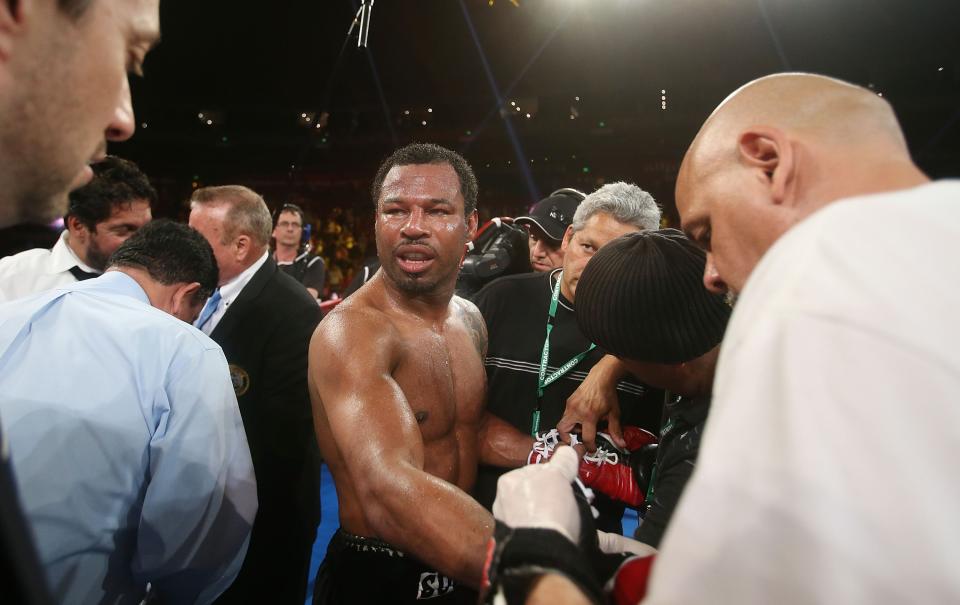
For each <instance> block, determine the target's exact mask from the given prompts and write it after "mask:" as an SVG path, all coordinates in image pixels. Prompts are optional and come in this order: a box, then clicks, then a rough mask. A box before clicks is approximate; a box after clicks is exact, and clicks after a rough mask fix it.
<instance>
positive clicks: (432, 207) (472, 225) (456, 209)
mask: <svg viewBox="0 0 960 605" xmlns="http://www.w3.org/2000/svg"><path fill="white" fill-rule="evenodd" d="M476 230H477V213H476V212H473V213H471V214H470V216H464V200H463V195H462V194H461V192H460V179H459V178H457V173H456V172H455V171H454V170H453V167H451V166H450V165H449V164H446V163H444V164H410V165H406V166H394V167H393V168H391V169H390V171H389V172H388V173H387V175H386V177H385V178H384V180H383V186H382V188H381V193H380V199H379V200H377V219H376V232H377V252H378V254H379V256H380V263H381V265H382V267H383V269H384V272H385V273H386V276H387V277H388V278H389V279H390V280H391V281H392V282H393V283H394V284H395V285H396V286H397V287H398V288H400V289H401V290H404V291H406V292H409V293H413V294H424V293H431V292H434V291H436V290H438V289H440V288H451V289H452V287H453V285H454V283H455V282H456V278H457V277H456V276H457V272H458V271H459V269H460V261H461V259H462V258H463V253H464V246H465V245H466V243H467V242H468V241H469V240H470V239H472V238H473V236H474V235H475V234H476Z"/></svg>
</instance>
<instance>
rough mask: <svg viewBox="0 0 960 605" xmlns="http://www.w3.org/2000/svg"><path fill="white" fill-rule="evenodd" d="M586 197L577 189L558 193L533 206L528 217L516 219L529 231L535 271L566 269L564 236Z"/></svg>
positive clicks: (568, 189)
mask: <svg viewBox="0 0 960 605" xmlns="http://www.w3.org/2000/svg"><path fill="white" fill-rule="evenodd" d="M585 197H586V195H585V194H583V193H581V192H579V191H577V190H576V189H570V188H565V189H558V190H556V191H554V192H553V193H551V194H550V195H549V196H547V197H546V198H544V199H542V200H540V201H539V202H537V203H536V204H534V205H533V208H531V209H530V213H529V214H527V215H526V216H518V217H517V218H515V219H513V222H514V223H515V224H517V225H523V227H524V228H525V229H526V230H527V247H528V248H529V250H530V266H531V267H532V268H533V270H534V271H538V272H544V271H553V270H554V269H559V268H560V267H562V266H563V246H562V245H561V244H563V234H564V233H566V232H567V227H569V226H570V223H571V222H573V214H574V213H575V212H576V211H577V206H579V205H580V202H582V201H583V199H584V198H585Z"/></svg>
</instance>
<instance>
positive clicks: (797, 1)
mask: <svg viewBox="0 0 960 605" xmlns="http://www.w3.org/2000/svg"><path fill="white" fill-rule="evenodd" d="M357 6H358V2H356V0H312V1H306V0H282V1H278V2H273V3H266V2H252V1H246V0H194V1H189V2H187V1H182V0H181V1H176V0H165V1H164V2H162V3H161V23H162V28H163V41H162V43H161V44H160V46H159V47H157V49H156V50H154V51H153V53H151V55H150V56H149V58H148V59H147V62H146V70H145V71H146V77H145V78H144V79H142V80H139V79H138V80H136V81H135V82H134V83H133V92H134V101H135V107H136V109H137V122H138V125H139V128H138V130H137V133H136V135H135V136H134V137H133V139H132V140H131V141H129V142H126V143H123V144H118V145H114V146H112V148H111V153H114V154H117V155H120V156H123V157H127V158H129V159H133V160H134V161H136V162H138V163H139V164H140V165H141V167H142V168H143V169H144V170H145V171H146V172H147V173H148V174H149V175H150V176H151V178H152V179H153V180H154V181H155V183H156V184H157V186H158V188H159V189H160V192H161V204H160V207H159V208H157V209H156V212H155V214H156V215H158V216H173V217H178V216H179V217H183V216H184V211H183V207H184V200H185V199H187V198H188V197H189V195H190V191H191V189H192V187H194V186H206V185H214V184H225V183H241V184H246V185H249V186H251V187H253V188H254V189H256V190H258V191H259V192H261V193H263V194H264V196H265V197H266V199H267V201H268V203H269V204H270V205H271V207H276V206H278V205H280V204H282V203H284V202H286V201H295V202H298V203H301V204H303V205H304V206H306V208H307V209H308V212H309V213H310V215H311V217H312V218H314V219H316V218H318V217H320V218H322V217H325V216H327V215H328V214H329V213H330V212H333V209H334V208H337V207H339V208H343V209H344V211H348V209H352V210H349V212H351V213H356V215H357V216H362V215H366V214H368V213H369V211H370V208H371V206H370V201H369V195H368V193H367V189H368V187H369V181H370V178H371V177H372V175H373V172H374V171H375V169H376V166H377V164H378V163H379V161H380V160H381V159H382V158H383V157H384V156H385V155H386V154H388V153H389V152H390V151H391V150H392V149H394V148H395V147H397V146H399V145H402V144H404V143H407V142H410V141H414V140H419V141H431V142H437V143H440V144H442V145H445V146H449V147H451V148H454V149H456V150H458V151H460V152H462V153H463V154H464V155H465V156H466V157H467V159H468V160H469V161H470V162H471V163H472V164H473V166H474V168H475V169H476V172H477V175H478V178H479V181H480V206H481V209H482V211H483V213H484V216H485V217H489V216H491V215H499V214H516V213H517V212H519V211H521V210H522V209H523V208H524V207H525V206H527V205H529V204H530V203H532V202H534V201H536V199H538V197H540V196H541V195H545V194H547V193H549V192H550V191H552V190H553V189H555V188H559V187H564V186H575V187H578V188H580V189H583V190H586V191H589V190H592V189H594V188H596V187H597V186H598V185H600V184H602V183H603V182H610V181H613V180H627V181H632V182H635V183H637V184H638V185H640V186H641V187H643V188H644V189H647V190H649V191H651V192H652V193H653V194H654V196H655V197H656V198H657V200H658V201H659V202H661V203H662V204H663V206H664V208H665V211H666V214H667V215H668V216H674V215H675V210H673V200H672V197H673V180H674V177H675V176H676V170H677V167H678V164H679V161H680V159H681V157H682V154H683V151H684V149H685V147H686V145H687V144H688V143H689V141H690V140H691V138H692V137H693V135H694V134H695V133H696V131H697V129H698V128H699V126H700V124H701V123H702V122H703V120H704V119H705V118H706V116H707V115H708V114H709V113H710V111H711V110H712V109H713V108H714V107H715V106H716V105H717V104H718V103H719V102H720V101H721V100H722V99H723V98H724V97H725V96H726V95H727V94H729V93H730V92H731V91H733V90H734V89H735V88H736V87H738V86H739V85H741V84H743V83H745V82H747V81H748V80H750V79H752V78H755V77H758V76H761V75H764V74H769V73H772V72H777V71H785V70H798V71H812V72H817V73H822V74H827V75H831V76H836V77H839V78H843V79H846V80H849V81H851V82H854V83H858V84H861V85H864V86H870V87H872V88H873V89H875V90H876V91H877V92H878V93H882V94H883V96H884V97H885V98H887V99H889V100H890V101H891V103H892V104H893V105H894V107H895V109H896V110H897V113H898V115H899V116H900V118H901V121H902V123H903V125H904V128H905V131H906V134H907V138H908V141H909V143H910V146H911V149H912V151H913V153H914V156H915V158H916V160H917V162H918V163H919V164H920V166H921V167H922V168H923V169H925V170H926V171H927V172H928V173H929V174H930V175H931V176H934V177H946V176H958V175H960V124H958V122H960V61H958V58H960V52H958V47H960V42H958V39H960V34H958V25H960V18H958V14H960V2H958V1H957V0H517V4H516V5H515V4H514V3H513V2H511V1H510V0H495V1H494V2H493V3H492V4H491V3H490V2H489V1H488V0H377V1H376V4H375V6H374V9H373V19H372V25H371V28H370V35H369V49H368V50H358V49H357V46H356V42H355V40H351V41H350V42H349V43H348V44H347V45H346V46H344V40H345V36H346V32H347V28H348V27H349V25H350V22H351V20H352V19H353V15H354V13H355V9H356V7H357ZM341 49H343V52H342V53H341ZM494 86H495V87H496V92H495V89H494ZM661 90H665V91H666V95H665V96H666V97H667V109H666V110H664V109H662V108H661ZM498 97H499V100H498ZM576 97H579V98H580V100H579V101H577V100H576ZM510 101H515V102H516V103H517V104H518V105H519V106H520V108H521V111H516V109H515V107H514V106H512V105H510ZM429 109H432V112H431V111H429ZM324 111H326V112H329V119H328V120H327V121H326V123H325V124H322V127H321V128H317V127H316V125H317V120H318V119H319V118H320V115H321V113H322V112H324ZM407 112H409V113H407ZM528 112H529V113H530V114H531V117H530V118H527V117H526V113H528ZM201 113H202V114H204V118H203V119H201V118H199V115H200V114H201ZM303 114H307V117H308V118H309V119H310V120H309V122H308V121H307V120H306V119H305V118H303V117H302V116H303ZM571 114H573V115H574V116H575V119H571V118H570V116H571ZM503 115H506V116H508V117H502V116H503ZM207 120H211V121H212V122H213V123H212V124H210V125H208V124H207ZM424 121H425V122H426V125H424V124H423V122H424ZM144 123H145V124H146V127H143V124H144ZM850 161H851V162H855V161H856V158H850ZM842 169H843V167H842V166H838V170H842ZM336 212H340V211H336ZM357 220H359V219H357ZM360 222H361V223H362V221H360ZM358 228H359V227H358Z"/></svg>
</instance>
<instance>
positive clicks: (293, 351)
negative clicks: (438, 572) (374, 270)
mask: <svg viewBox="0 0 960 605" xmlns="http://www.w3.org/2000/svg"><path fill="white" fill-rule="evenodd" d="M190 206H191V210H190V226H192V227H194V228H196V229H197V230H198V231H200V233H202V234H203V235H204V237H206V238H207V240H208V241H209V242H210V245H211V246H212V247H213V251H214V255H215V256H216V258H217V264H218V266H219V268H220V284H219V285H220V287H219V288H218V289H217V291H216V292H214V295H213V296H211V297H210V299H209V300H208V301H207V305H206V306H205V307H204V309H203V311H202V312H201V313H200V317H199V318H198V319H197V322H196V323H195V324H194V325H196V326H197V327H198V328H200V329H201V330H203V331H204V332H205V333H207V334H209V335H210V337H211V338H213V340H214V341H216V342H217V344H219V345H220V346H221V347H223V352H224V353H225V354H226V357H227V361H228V362H229V365H230V377H231V379H232V380H233V386H234V389H235V390H236V393H237V402H238V403H239V405H240V413H241V414H242V416H243V423H244V427H245V428H246V431H247V441H248V442H249V443H250V453H251V456H252V458H253V467H254V471H255V472H256V475H257V497H258V499H259V504H260V508H259V510H258V512H257V518H256V521H255V522H254V526H253V533H252V536H251V538H250V548H249V550H248V552H247V557H246V559H245V560H244V563H243V568H242V569H241V570H240V575H239V576H238V577H237V579H236V581H235V582H234V583H233V586H231V587H230V588H229V589H228V590H227V591H226V592H225V593H224V594H223V595H222V596H221V597H220V598H219V599H218V601H217V602H218V603H271V604H286V603H289V604H296V605H301V604H302V603H303V601H304V599H305V598H306V597H305V591H306V585H307V575H308V567H309V565H310V554H311V550H312V545H313V540H314V536H315V533H316V527H317V522H318V521H319V516H320V500H319V464H318V455H317V449H316V440H315V439H314V436H313V423H312V416H311V410H310V396H309V393H308V391H307V349H308V347H309V344H310V337H311V336H312V334H313V330H314V328H316V326H317V323H318V322H319V321H320V308H319V307H318V305H317V303H316V301H315V300H314V299H313V298H312V297H311V296H310V295H309V294H308V293H307V291H306V289H305V288H304V287H303V286H302V285H301V284H299V283H298V282H297V281H296V280H294V279H293V278H292V277H290V276H289V275H287V274H285V273H284V272H283V271H280V270H279V269H278V268H277V265H276V263H275V262H274V261H273V259H272V258H270V255H269V253H268V249H269V248H268V246H269V242H270V233H271V230H272V227H273V224H272V220H271V217H270V212H269V210H268V209H267V205H266V204H265V203H264V201H263V198H262V197H260V195H258V194H257V193H255V192H254V191H252V190H250V189H247V188H246V187H240V186H225V187H208V188H204V189H198V190H197V191H196V192H195V193H194V195H193V197H192V198H191V204H190Z"/></svg>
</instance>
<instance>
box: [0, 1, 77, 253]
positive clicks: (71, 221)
mask: <svg viewBox="0 0 960 605" xmlns="http://www.w3.org/2000/svg"><path fill="white" fill-rule="evenodd" d="M2 1H3V0H0V2H2ZM65 224H66V227H67V230H69V231H70V234H71V235H72V236H73V237H76V238H78V239H80V240H85V239H86V237H87V234H88V233H89V232H90V230H89V229H87V226H86V225H84V224H83V222H82V221H81V220H80V219H79V218H77V217H75V216H68V217H67V218H66V221H65Z"/></svg>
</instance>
